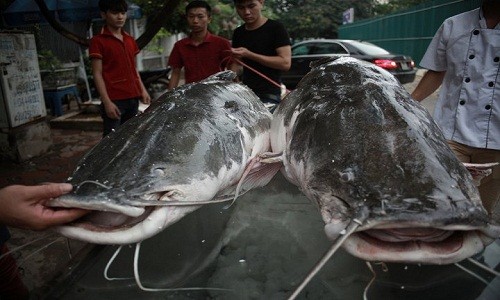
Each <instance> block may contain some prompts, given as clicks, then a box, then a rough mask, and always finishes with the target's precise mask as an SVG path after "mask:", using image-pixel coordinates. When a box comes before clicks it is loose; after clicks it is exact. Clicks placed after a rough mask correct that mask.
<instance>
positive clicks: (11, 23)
mask: <svg viewBox="0 0 500 300" xmlns="http://www.w3.org/2000/svg"><path fill="white" fill-rule="evenodd" d="M45 3H46V5H47V8H48V9H49V11H50V14H51V15H52V16H53V17H54V18H55V19H56V20H59V21H60V22H82V21H89V20H95V19H100V18H101V15H100V12H99V5H98V3H99V0H45ZM127 15H128V18H129V19H140V18H141V17H142V10H141V8H140V7H139V6H138V5H136V4H133V3H129V10H128V12H127ZM2 17H3V20H4V23H5V26H8V27H15V26H24V25H28V24H36V23H47V20H45V18H44V17H43V15H42V13H41V12H40V9H39V7H38V5H37V4H36V3H35V1H33V0H16V1H14V2H13V3H12V4H11V5H10V6H9V7H7V9H6V10H5V11H4V12H3V13H2Z"/></svg>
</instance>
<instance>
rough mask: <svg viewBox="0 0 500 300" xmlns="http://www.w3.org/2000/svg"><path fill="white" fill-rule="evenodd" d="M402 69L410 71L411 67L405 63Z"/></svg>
mask: <svg viewBox="0 0 500 300" xmlns="http://www.w3.org/2000/svg"><path fill="white" fill-rule="evenodd" d="M401 69H402V70H409V69H410V67H408V64H407V63H405V62H403V63H401Z"/></svg>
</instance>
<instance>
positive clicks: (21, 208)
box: [0, 183, 88, 230]
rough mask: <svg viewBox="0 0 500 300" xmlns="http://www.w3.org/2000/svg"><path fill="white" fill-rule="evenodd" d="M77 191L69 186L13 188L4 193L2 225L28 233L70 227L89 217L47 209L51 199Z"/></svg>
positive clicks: (0, 201) (0, 191)
mask: <svg viewBox="0 0 500 300" xmlns="http://www.w3.org/2000/svg"><path fill="white" fill-rule="evenodd" d="M72 189H73V187H72V185H71V184H68V183H50V184H45V185H39V186H25V185H11V186H7V187H5V188H2V189H0V205H1V207H2V209H1V210H0V223H1V224H5V225H8V226H14V227H18V228H24V229H32V230H44V229H47V228H49V227H51V226H55V225H61V224H65V223H69V222H71V221H73V220H75V219H78V218H80V217H81V216H83V215H85V214H86V213H87V212H88V211H86V210H83V209H75V208H71V209H60V208H58V209H53V208H50V207H47V206H45V202H46V201H48V200H50V199H51V198H54V197H58V196H61V195H63V194H66V193H68V192H70V191H71V190H72Z"/></svg>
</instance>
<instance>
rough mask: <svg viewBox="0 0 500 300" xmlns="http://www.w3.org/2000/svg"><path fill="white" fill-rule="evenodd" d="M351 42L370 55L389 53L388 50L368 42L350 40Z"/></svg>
mask: <svg viewBox="0 0 500 300" xmlns="http://www.w3.org/2000/svg"><path fill="white" fill-rule="evenodd" d="M349 44H351V45H353V46H354V47H356V48H358V49H359V50H361V51H362V52H364V53H365V54H368V55H382V54H389V52H388V51H387V50H385V49H383V48H380V47H379V46H375V45H374V44H371V43H368V42H358V41H349Z"/></svg>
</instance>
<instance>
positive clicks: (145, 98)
mask: <svg viewBox="0 0 500 300" xmlns="http://www.w3.org/2000/svg"><path fill="white" fill-rule="evenodd" d="M141 102H142V103H144V104H150V103H151V96H149V94H148V92H147V91H143V92H142V95H141Z"/></svg>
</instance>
